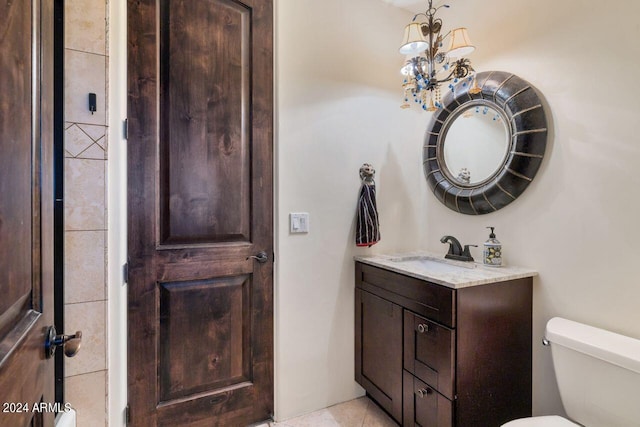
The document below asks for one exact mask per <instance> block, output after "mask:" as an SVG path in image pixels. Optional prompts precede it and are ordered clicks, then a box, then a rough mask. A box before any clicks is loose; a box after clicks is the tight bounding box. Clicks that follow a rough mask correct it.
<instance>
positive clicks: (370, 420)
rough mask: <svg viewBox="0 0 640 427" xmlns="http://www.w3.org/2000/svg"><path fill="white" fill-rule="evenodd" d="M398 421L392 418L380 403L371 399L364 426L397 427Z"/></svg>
mask: <svg viewBox="0 0 640 427" xmlns="http://www.w3.org/2000/svg"><path fill="white" fill-rule="evenodd" d="M397 425H398V424H397V423H396V422H395V421H393V419H391V417H390V416H389V415H387V413H386V412H384V411H383V410H382V409H380V407H379V406H378V405H376V404H375V403H374V402H372V401H371V400H369V405H368V406H367V414H366V415H365V417H364V423H363V424H362V427H397Z"/></svg>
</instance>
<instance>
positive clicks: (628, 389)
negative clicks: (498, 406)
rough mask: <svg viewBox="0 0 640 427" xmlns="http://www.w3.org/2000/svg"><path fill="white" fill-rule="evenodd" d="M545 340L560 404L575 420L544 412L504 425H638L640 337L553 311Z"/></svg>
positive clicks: (559, 426) (639, 415) (606, 426)
mask: <svg viewBox="0 0 640 427" xmlns="http://www.w3.org/2000/svg"><path fill="white" fill-rule="evenodd" d="M547 342H548V343H549V345H551V355H552V358H553V366H554V370H555V373H556V378H557V381H558V388H559V390H560V397H561V398H562V404H563V405H564V409H565V411H566V412H567V415H568V416H569V417H570V418H571V419H572V420H573V421H575V423H574V422H572V421H569V420H567V419H566V418H563V417H559V416H545V417H533V418H522V419H519V420H515V421H510V422H508V423H506V424H503V427H576V426H580V425H583V426H586V427H636V426H640V340H637V339H633V338H629V337H626V336H624V335H619V334H616V333H613V332H609V331H605V330H603V329H598V328H594V327H592V326H587V325H584V324H582V323H577V322H573V321H571V320H567V319H562V318H559V317H554V318H553V319H551V320H549V322H547V331H546V340H545V344H546V343H547ZM576 423H579V424H576Z"/></svg>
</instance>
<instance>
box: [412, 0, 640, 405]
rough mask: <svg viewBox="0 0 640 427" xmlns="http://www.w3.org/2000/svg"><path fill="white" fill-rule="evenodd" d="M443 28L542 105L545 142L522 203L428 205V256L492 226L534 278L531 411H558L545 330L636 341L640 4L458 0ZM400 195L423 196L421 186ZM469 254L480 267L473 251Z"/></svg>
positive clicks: (512, 258) (639, 313)
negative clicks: (563, 320) (493, 208)
mask: <svg viewBox="0 0 640 427" xmlns="http://www.w3.org/2000/svg"><path fill="white" fill-rule="evenodd" d="M450 4H451V9H449V10H447V11H446V12H443V18H444V22H445V26H447V27H448V26H449V25H451V26H454V25H466V26H467V27H468V28H469V34H470V36H471V38H472V41H473V42H474V44H475V45H476V46H477V50H476V52H474V54H473V56H472V57H471V58H472V60H473V61H474V66H475V67H476V69H478V70H479V71H484V70H505V71H510V72H513V73H515V74H517V75H519V76H520V77H522V78H524V79H525V80H528V81H529V82H530V83H532V84H533V85H534V86H536V87H537V89H538V90H539V91H540V92H541V94H542V95H543V96H544V97H545V98H546V101H547V104H548V105H547V107H548V108H547V112H548V116H549V119H550V120H549V121H550V133H549V143H548V146H547V153H546V158H545V161H544V163H543V165H542V168H541V169H540V171H539V172H538V176H537V177H536V179H535V181H534V182H533V183H532V185H531V186H530V187H529V188H528V189H527V190H526V191H525V193H524V194H523V195H522V196H521V197H520V198H519V199H518V200H516V201H515V202H514V203H512V204H511V205H509V206H507V207H506V208H504V209H502V210H501V211H499V212H496V213H493V214H489V215H485V216H481V217H469V216H464V215H461V214H457V213H455V212H453V211H450V210H448V209H447V208H445V207H444V206H443V205H441V204H440V203H438V202H437V201H436V200H435V199H434V197H432V196H430V197H429V198H428V200H427V209H426V211H424V212H423V215H422V217H423V218H424V220H425V223H426V224H427V227H428V234H427V237H428V238H427V240H426V241H425V243H426V247H427V248H428V249H433V250H437V251H440V250H442V248H441V247H440V246H441V245H440V243H439V242H438V241H437V237H439V236H441V235H443V234H449V233H451V234H454V235H455V236H457V237H459V238H460V239H461V240H462V241H463V242H464V243H477V244H481V243H482V242H483V241H484V240H485V239H486V238H487V236H488V233H487V231H486V230H485V229H484V227H485V226H488V225H493V226H495V227H496V233H497V236H498V239H499V240H500V241H501V242H502V243H503V249H504V256H505V261H506V262H507V263H509V264H512V265H522V266H529V267H533V268H536V269H538V271H539V272H540V277H539V279H537V280H536V281H535V282H534V286H535V290H534V341H533V343H534V354H533V356H534V367H533V374H534V412H535V413H537V414H543V413H552V412H557V413H562V412H561V411H562V410H561V406H560V404H559V402H558V394H557V388H556V386H555V377H554V374H553V368H552V364H551V358H550V353H549V350H548V348H544V347H542V346H541V345H540V338H541V337H542V335H543V334H544V325H545V323H546V321H547V320H548V319H549V318H551V317H553V316H564V317H567V318H570V319H574V320H577V321H581V322H585V323H590V324H593V325H595V326H598V327H603V328H607V329H611V330H614V331H617V332H620V333H624V334H627V335H631V336H634V337H636V338H640V310H639V309H638V303H639V301H640V284H639V281H638V278H637V274H636V270H637V259H638V242H640V227H639V226H638V219H637V218H638V209H639V208H640V201H639V199H638V194H639V191H638V186H639V185H640V174H639V173H638V166H639V165H640V138H639V137H638V118H639V117H640V102H639V100H640V86H639V84H638V83H639V82H638V81H637V79H636V78H635V76H636V75H637V74H638V73H637V69H638V66H639V65H640V60H639V58H640V43H638V40H639V39H640V26H639V25H638V22H637V17H638V16H640V3H639V2H632V1H622V0H616V1H611V2H607V3H602V2H597V1H595V0H563V1H554V0H539V1H535V2H533V1H530V0H484V1H482V2H477V1H471V0H467V1H465V0H454V1H452V2H450ZM405 191H415V192H424V191H428V190H427V189H426V188H425V186H424V185H419V186H417V185H416V186H413V187H407V189H406V190H405ZM474 256H477V258H479V257H480V250H479V249H478V250H476V252H475V253H474Z"/></svg>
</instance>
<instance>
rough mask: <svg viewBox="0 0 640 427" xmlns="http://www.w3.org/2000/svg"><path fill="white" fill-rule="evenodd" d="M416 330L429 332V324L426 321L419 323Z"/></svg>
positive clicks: (422, 332)
mask: <svg viewBox="0 0 640 427" xmlns="http://www.w3.org/2000/svg"><path fill="white" fill-rule="evenodd" d="M418 332H420V333H421V334H424V333H425V332H429V325H427V324H426V323H421V324H419V325H418Z"/></svg>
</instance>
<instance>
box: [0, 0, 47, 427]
mask: <svg viewBox="0 0 640 427" xmlns="http://www.w3.org/2000/svg"><path fill="white" fill-rule="evenodd" d="M0 17H2V18H0V94H1V95H0V294H1V295H2V297H1V298H0V405H2V407H1V408H0V426H12V427H13V426H26V425H40V426H41V425H53V417H54V415H55V414H54V411H55V405H53V400H54V373H53V359H52V358H51V359H47V358H46V357H45V352H44V348H45V333H46V331H47V328H48V326H50V325H53V157H52V153H53V111H52V107H53V84H52V83H53V67H52V66H53V56H52V54H53V45H52V41H53V2H52V1H48V0H21V1H13V2H12V1H3V2H0ZM41 403H42V405H41ZM49 404H51V405H49Z"/></svg>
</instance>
